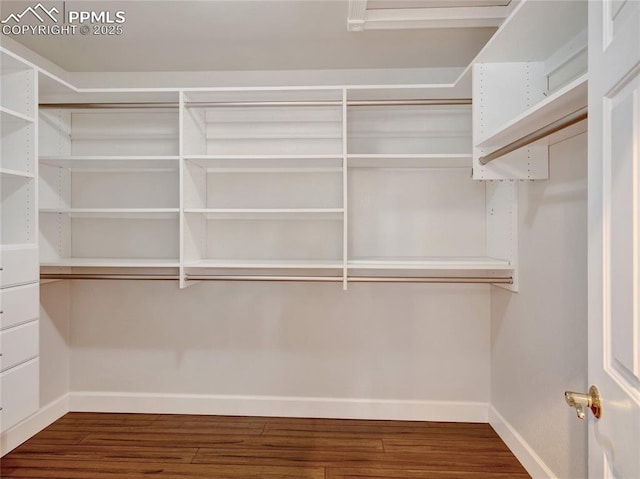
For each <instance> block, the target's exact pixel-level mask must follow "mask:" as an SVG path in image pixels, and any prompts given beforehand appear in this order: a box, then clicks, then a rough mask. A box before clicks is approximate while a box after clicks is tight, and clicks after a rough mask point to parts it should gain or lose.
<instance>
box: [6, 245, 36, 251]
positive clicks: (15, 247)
mask: <svg viewBox="0 0 640 479" xmlns="http://www.w3.org/2000/svg"><path fill="white" fill-rule="evenodd" d="M25 249H38V245H37V244H36V243H11V244H0V251H19V250H25Z"/></svg>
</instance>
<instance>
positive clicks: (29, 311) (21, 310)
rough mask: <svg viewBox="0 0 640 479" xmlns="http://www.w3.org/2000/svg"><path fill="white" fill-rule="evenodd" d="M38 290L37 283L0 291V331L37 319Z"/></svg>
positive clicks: (38, 313)
mask: <svg viewBox="0 0 640 479" xmlns="http://www.w3.org/2000/svg"><path fill="white" fill-rule="evenodd" d="M39 290H40V285H39V284H38V283H35V284H27V285H24V286H16V287H14V288H6V289H3V290H0V311H2V314H0V330H3V329H7V328H11V327H13V326H16V325H18V324H22V323H26V322H28V321H33V320H34V319H37V318H38V316H39V315H40V297H39Z"/></svg>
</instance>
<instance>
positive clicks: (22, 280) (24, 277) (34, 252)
mask: <svg viewBox="0 0 640 479" xmlns="http://www.w3.org/2000/svg"><path fill="white" fill-rule="evenodd" d="M0 267H2V270H0V287H1V288H7V287H10V286H16V285H21V284H27V283H35V282H37V281H39V279H40V277H39V275H40V268H39V258H38V247H37V246H35V245H25V246H22V245H21V246H3V247H2V250H0Z"/></svg>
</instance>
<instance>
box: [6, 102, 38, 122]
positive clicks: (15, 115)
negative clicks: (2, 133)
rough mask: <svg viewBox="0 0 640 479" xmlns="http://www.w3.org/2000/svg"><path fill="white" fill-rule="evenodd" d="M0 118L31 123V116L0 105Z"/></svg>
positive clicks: (7, 120)
mask: <svg viewBox="0 0 640 479" xmlns="http://www.w3.org/2000/svg"><path fill="white" fill-rule="evenodd" d="M0 119H1V120H2V121H3V122H7V123H11V122H14V123H15V122H20V123H33V122H34V120H33V117H31V116H28V115H25V114H24V113H20V112H17V111H15V110H12V109H10V108H7V107H4V106H0Z"/></svg>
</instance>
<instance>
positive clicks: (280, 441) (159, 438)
mask: <svg viewBox="0 0 640 479" xmlns="http://www.w3.org/2000/svg"><path fill="white" fill-rule="evenodd" d="M172 444H179V445H180V446H181V447H196V448H204V447H209V448H224V449H235V448H241V449H247V448H252V449H255V448H265V449H267V450H272V449H277V448H289V449H304V450H307V449H321V450H325V451H332V450H343V451H344V450H350V451H379V452H382V451H383V446H382V439H371V438H361V439H351V438H350V439H343V438H324V437H303V436H294V437H290V436H275V437H270V436H248V435H244V436H243V435H237V436H236V435H218V434H202V433H200V434H192V433H185V434H182V433H175V432H173V433H171V434H166V433H165V432H164V431H161V432H149V433H128V434H120V433H115V432H108V433H102V432H95V433H89V434H87V435H86V436H85V437H84V440H83V441H82V445H84V446H121V447H130V446H136V445H138V446H147V447H165V446H167V447H170V445H172Z"/></svg>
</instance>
